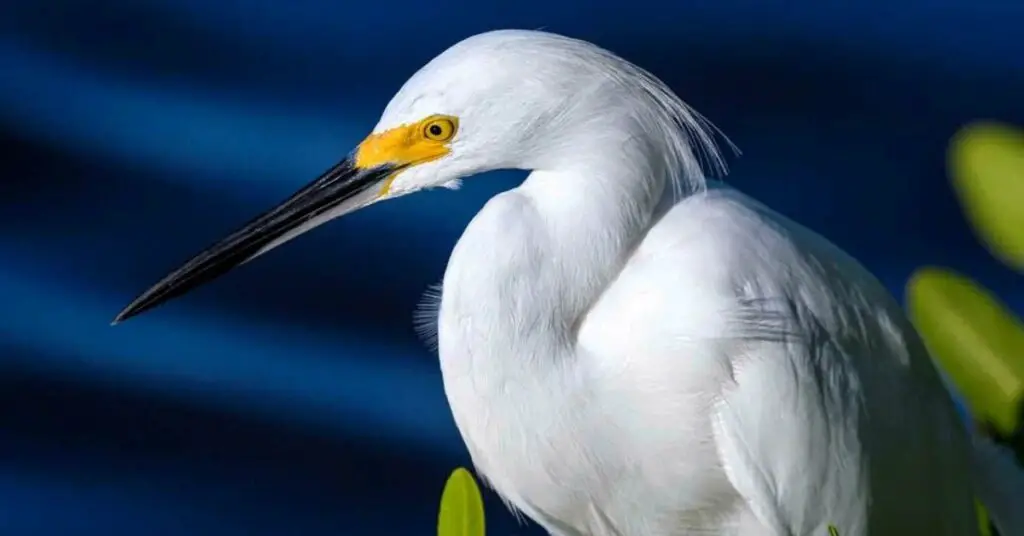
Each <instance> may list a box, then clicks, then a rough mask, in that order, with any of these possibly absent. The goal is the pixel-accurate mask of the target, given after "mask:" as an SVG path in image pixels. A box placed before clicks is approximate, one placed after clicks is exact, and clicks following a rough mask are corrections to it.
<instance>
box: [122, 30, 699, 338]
mask: <svg viewBox="0 0 1024 536" xmlns="http://www.w3.org/2000/svg"><path fill="white" fill-rule="evenodd" d="M638 125H639V126H640V127H643V128H648V129H651V128H654V129H655V130H657V129H661V131H659V132H654V133H653V134H654V135H653V136H650V137H649V139H652V140H661V142H664V143H666V144H667V145H668V146H667V147H664V148H657V149H656V151H655V152H661V153H663V154H665V155H667V158H669V161H667V162H663V164H664V165H666V166H668V168H678V169H680V170H684V171H690V172H693V169H686V168H687V167H688V166H689V167H690V168H692V167H693V166H692V165H691V164H692V163H693V162H695V159H694V158H693V155H692V153H691V152H690V143H689V138H688V137H687V136H686V133H687V132H689V133H690V134H693V133H696V134H698V135H700V136H703V137H702V138H701V139H700V140H699V141H700V142H701V143H702V144H704V145H707V143H708V141H707V140H706V139H705V138H706V136H707V133H706V132H705V131H704V130H703V129H702V128H701V126H702V125H701V123H700V119H699V117H695V116H693V115H691V113H690V111H689V109H688V108H687V107H686V106H685V105H684V104H683V103H682V102H681V101H679V100H678V98H676V97H675V96H674V95H673V94H672V93H671V91H669V90H668V89H667V88H665V87H664V86H663V85H661V83H660V82H658V81H657V80H656V79H654V78H653V77H651V76H650V75H649V74H647V73H646V72H644V71H642V70H641V69H639V68H637V67H635V66H633V65H632V64H630V63H628V62H626V61H625V60H622V59H621V58H618V57H617V56H614V55H613V54H611V53H609V52H607V51H604V50H603V49H600V48H598V47H596V46H594V45H591V44H589V43H586V42H583V41H578V40H575V39H570V38H566V37H562V36H558V35H555V34H550V33H545V32H539V31H519V30H501V31H493V32H487V33H483V34H479V35H476V36H473V37H470V38H468V39H465V40H463V41H461V42H459V43H457V44H455V45H453V46H452V47H450V48H449V49H447V50H446V51H444V52H443V53H441V54H440V55H439V56H437V57H436V58H434V59H433V60H431V61H430V62H429V63H427V64H426V65H425V66H424V67H423V68H421V69H420V70H419V71H417V72H416V73H415V74H414V75H413V76H412V77H411V78H410V79H409V80H408V81H407V82H406V83H405V84H404V85H403V86H402V88H401V89H400V90H399V91H398V93H397V94H396V95H395V96H394V97H393V98H392V100H391V101H390V103H389V104H388V106H387V108H386V109H385V110H384V113H383V114H382V116H381V118H380V121H379V122H378V123H377V126H376V127H375V128H374V129H373V131H372V132H371V133H370V134H369V135H368V136H367V137H366V139H364V140H363V141H362V142H361V143H359V144H358V145H357V146H356V148H355V149H354V150H353V151H351V152H350V153H349V154H348V155H347V156H346V157H345V158H344V159H342V160H341V161H340V162H339V163H338V164H336V165H334V166H333V167H331V168H330V169H328V170H327V171H326V172H324V173H323V174H322V175H321V176H320V177H319V178H317V179H316V180H314V181H313V182H311V183H309V184H308V185H306V186H305V187H303V188H302V189H300V190H299V191H297V192H295V193H294V194H293V195H292V196H291V197H289V198H288V199H286V200H285V201H284V202H282V203H281V204H279V205H278V206H277V207H275V208H273V209H271V210H270V211H268V212H266V213H264V214H262V215H261V216H259V217H257V218H256V219H254V220H252V221H251V222H250V223H249V224H247V225H246V226H244V227H243V228H241V229H239V230H238V231H236V232H234V233H232V234H231V235H229V236H228V237H226V238H224V239H223V240H221V241H220V242H218V243H217V244H215V245H214V246H212V247H210V248H208V249H206V250H205V251H203V252H201V253H199V254H198V255H196V256H195V257H193V258H192V259H191V260H189V261H188V262H187V263H185V264H184V265H183V266H181V267H180V268H178V269H177V270H175V271H173V272H171V273H170V274H169V275H167V276H166V277H165V278H164V279H162V280H161V281H160V282H158V283H157V284H156V285H153V286H152V287H151V288H150V289H149V290H147V291H146V292H144V293H143V294H142V295H140V296H139V297H138V298H136V299H135V300H134V301H133V302H132V303H131V304H129V305H128V306H127V307H126V308H125V309H124V310H123V311H122V312H121V313H120V314H119V315H118V316H117V317H116V318H115V320H114V323H117V322H120V321H122V320H125V319H127V318H130V317H132V316H135V315H137V314H139V313H142V312H144V311H146V310H148V309H151V308H153V307H155V306H157V305H160V304H161V303H163V302H166V301H168V300H170V299H171V298H174V297H176V296H179V295H181V294H184V293H185V292H187V291H189V290H191V289H193V288H195V287H197V286H199V285H201V284H203V283H205V282H208V281H210V280H212V279H214V278H216V277H218V276H220V275H222V274H224V273H225V272H227V271H229V270H231V269H232V268H234V267H236V266H238V265H240V264H243V263H245V262H247V261H249V260H250V259H252V258H254V257H256V256H258V255H260V254H262V253H264V252H266V251H269V250H270V249H272V248H274V247H276V246H278V245H280V244H283V243H284V242H286V241H288V240H290V239H291V238H293V237H295V236H298V235H299V234H301V233H303V232H305V231H307V230H309V229H312V228H314V227H316V226H318V225H320V224H322V223H324V222H326V221H328V220H331V219H334V218H336V217H338V216H341V215H344V214H347V213H350V212H352V211H355V210H358V209H360V208H363V207H366V206H368V205H371V204H373V203H376V202H378V201H381V200H386V199H391V198H395V197H398V196H402V195H405V194H409V193H412V192H415V191H418V190H423V189H427V188H432V187H438V186H446V187H453V186H455V185H457V184H458V181H459V180H460V179H461V178H463V177H466V176H469V175H473V174H476V173H480V172H484V171H488V170H494V169H542V168H544V167H545V166H548V165H550V164H551V163H552V162H553V161H554V160H556V159H557V158H558V157H559V155H564V154H565V152H566V150H567V149H568V148H569V147H570V146H574V145H578V143H579V142H580V141H581V140H584V139H587V140H591V141H593V140H594V139H601V138H602V137H608V136H612V137H617V138H616V139H615V140H612V141H613V143H615V142H616V141H618V142H621V143H628V142H629V141H630V139H631V138H632V139H634V140H635V139H640V138H637V137H636V136H634V135H633V133H634V132H635V130H636V128H637V126H638ZM687 129H689V130H687ZM619 138H621V139H619ZM604 141H605V144H604V146H605V147H607V141H609V140H604ZM662 149H664V150H662ZM576 150H578V149H576ZM672 158H675V160H672ZM694 176H699V168H698V169H697V171H696V175H694ZM700 178H701V179H702V177H700Z"/></svg>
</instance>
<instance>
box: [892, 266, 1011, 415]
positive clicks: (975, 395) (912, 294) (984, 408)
mask: <svg viewBox="0 0 1024 536" xmlns="http://www.w3.org/2000/svg"><path fill="white" fill-rule="evenodd" d="M906 301H907V308H908V311H909V314H910V318H911V320H912V321H913V323H914V325H915V326H916V327H917V330H918V332H919V333H920V334H921V337H922V338H923V339H924V342H925V344H926V345H927V346H928V349H929V352H930V353H931V355H932V357H933V358H934V359H935V360H936V362H937V363H938V365H939V366H940V367H941V368H942V369H943V370H944V371H945V372H946V374H947V375H948V376H949V378H950V380H952V381H953V383H954V384H955V385H956V388H957V390H959V392H960V393H961V394H962V395H963V396H964V398H965V402H966V403H967V405H968V407H969V408H970V409H971V413H972V414H973V415H974V416H975V417H977V418H979V419H981V420H985V421H988V422H991V423H992V424H993V425H995V427H996V429H997V430H999V431H1000V432H1001V433H1004V434H1010V433H1012V432H1013V431H1014V429H1015V428H1016V427H1017V420H1018V419H1019V417H1020V415H1019V412H1020V408H1021V403H1022V399H1024V360H1022V359H1021V356H1024V326H1022V325H1021V323H1020V321H1019V320H1018V319H1017V318H1016V317H1014V315H1013V313H1011V312H1010V311H1009V310H1008V309H1007V308H1006V307H1005V306H1003V305H1002V304H1001V303H1000V302H999V301H998V300H996V298H995V297H994V296H992V295H991V294H990V293H989V292H987V291H986V290H985V289H984V288H982V287H980V286H979V285H977V284H975V283H974V282H973V281H971V280H970V279H967V278H966V277H964V276H961V275H959V274H956V273H954V272H952V271H949V270H945V269H941V268H923V269H920V270H918V271H917V272H915V273H914V275H913V276H912V277H911V279H910V282H909V283H908V284H907V298H906Z"/></svg>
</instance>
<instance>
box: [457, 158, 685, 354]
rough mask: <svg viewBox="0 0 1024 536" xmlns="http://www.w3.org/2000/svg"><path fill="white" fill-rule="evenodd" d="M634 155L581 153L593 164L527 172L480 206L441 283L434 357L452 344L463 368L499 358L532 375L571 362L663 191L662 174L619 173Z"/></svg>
mask: <svg viewBox="0 0 1024 536" xmlns="http://www.w3.org/2000/svg"><path fill="white" fill-rule="evenodd" d="M633 147H639V146H636V145H633ZM631 152H633V153H634V154H629V153H631ZM636 152H637V151H636V149H633V150H631V149H629V147H628V146H627V145H618V146H616V147H614V148H610V149H609V148H605V149H604V150H598V151H581V153H579V154H581V155H583V154H590V155H594V156H592V157H590V158H584V159H580V160H576V161H575V162H573V163H570V164H568V165H564V166H552V167H550V168H549V169H539V170H537V171H534V172H533V173H532V174H531V175H530V176H529V177H528V178H527V179H526V181H524V182H523V184H522V185H521V186H520V187H519V188H516V189H514V190H511V191H509V192H506V193H504V194H500V195H498V196H496V197H495V198H494V199H492V200H491V201H490V202H488V204H487V205H486V206H485V207H484V208H483V210H481V211H480V213H479V214H478V215H477V216H476V217H475V218H474V219H473V221H472V222H471V223H470V225H469V226H468V227H467V229H466V231H465V233H464V234H463V236H462V238H461V239H460V240H459V243H458V245H457V246H456V248H455V251H453V253H452V257H451V260H450V261H449V265H448V269H447V272H446V274H445V281H444V297H443V299H442V305H441V308H442V311H441V312H442V325H441V333H440V334H439V335H440V339H439V343H440V345H441V350H442V355H444V354H445V353H447V350H448V348H446V347H451V346H455V345H458V346H461V347H462V348H461V349H460V350H458V353H461V354H465V353H468V354H469V355H468V356H464V357H468V358H469V359H468V361H473V360H477V359H484V360H487V361H489V362H493V361H495V360H502V359H503V358H505V357H507V359H506V361H509V362H513V363H514V362H519V363H524V366H527V365H525V364H527V363H529V364H530V365H529V366H528V367H529V368H524V369H523V370H524V371H528V372H527V373H532V374H536V372H537V369H536V367H535V366H534V365H535V364H536V363H537V361H549V362H553V363H557V362H559V361H560V358H561V357H563V356H566V355H571V354H572V350H573V347H574V343H575V330H576V329H577V327H578V325H579V322H580V320H581V319H582V317H583V315H585V314H586V312H587V311H588V310H589V309H590V307H591V306H592V305H593V304H594V302H595V300H596V299H597V298H598V297H599V296H600V294H601V293H602V292H603V290H604V289H605V288H607V286H608V285H609V284H610V283H611V281H612V279H613V278H614V277H615V276H616V275H617V274H618V273H619V271H620V269H621V268H622V265H623V264H624V263H625V262H626V260H627V259H628V257H629V255H630V253H631V252H632V250H633V248H634V247H635V246H636V245H637V243H638V242H639V240H640V239H642V238H643V236H644V234H645V232H646V229H647V228H648V226H649V224H650V221H651V218H652V216H653V214H654V211H655V209H656V207H657V206H658V204H659V201H660V200H661V199H662V196H663V193H664V192H665V186H666V185H665V177H664V174H663V173H657V172H656V170H655V169H652V168H650V167H643V166H640V167H633V166H629V165H628V164H629V163H630V162H637V161H640V162H643V161H644V160H642V159H641V160H636V159H639V158H641V157H642V156H646V155H642V154H636ZM451 322H455V324H454V325H452V324H451ZM449 345H451V346H449ZM496 354H507V355H496ZM465 366H467V367H471V364H469V363H466V365H465Z"/></svg>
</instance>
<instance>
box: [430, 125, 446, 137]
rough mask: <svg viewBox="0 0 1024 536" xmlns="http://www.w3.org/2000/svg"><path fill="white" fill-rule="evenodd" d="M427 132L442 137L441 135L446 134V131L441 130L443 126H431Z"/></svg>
mask: <svg viewBox="0 0 1024 536" xmlns="http://www.w3.org/2000/svg"><path fill="white" fill-rule="evenodd" d="M427 130H428V131H429V132H430V135H431V136H440V135H441V134H444V129H443V128H441V125H430V128H428V129H427Z"/></svg>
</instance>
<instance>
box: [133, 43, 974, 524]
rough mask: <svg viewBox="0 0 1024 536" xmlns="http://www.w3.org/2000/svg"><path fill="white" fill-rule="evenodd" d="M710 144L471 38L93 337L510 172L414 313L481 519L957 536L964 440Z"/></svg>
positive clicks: (944, 408) (922, 378)
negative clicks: (469, 181) (483, 509)
mask: <svg viewBox="0 0 1024 536" xmlns="http://www.w3.org/2000/svg"><path fill="white" fill-rule="evenodd" d="M712 134H713V132H712V131H711V127H710V125H709V123H707V122H706V121H705V120H703V119H702V118H701V117H700V116H698V115H697V114H696V113H694V112H693V111H691V109H690V108H689V107H687V106H686V105H685V104H684V103H683V102H682V101H681V100H680V99H679V98H678V97H676V96H675V95H674V94H673V93H672V92H671V91H670V90H669V89H668V88H667V87H666V86H665V85H664V84H663V83H661V82H660V81H659V80H657V79H656V78H655V77H654V76H652V75H651V74H649V73H647V72H646V71H644V70H642V69H640V68H639V67H637V66H635V65H633V64H631V63H629V62H627V61H626V60H624V59H622V58H619V57H617V56H615V55H614V54H612V53H610V52H608V51H605V50H603V49H601V48H599V47H597V46H595V45H592V44H590V43H586V42H583V41H579V40H575V39H570V38H567V37H562V36H558V35H554V34H550V33H544V32H536V31H518V30H503V31H494V32H487V33H484V34H480V35H477V36H474V37H470V38H468V39H465V40H463V41H461V42H459V43H457V44H455V45H453V46H452V47H451V48H449V49H448V50H446V51H445V52H443V53H442V54H440V55H439V56H437V57H436V58H435V59H433V60H432V61H431V62H429V63H428V64H427V65H426V66H425V67H423V68H422V69H420V70H419V71H418V72H417V73H416V74H415V75H414V76H412V78H411V79H410V80H409V81H408V82H406V83H405V85H404V86H403V87H402V88H401V89H400V91H399V92H398V94H397V95H396V96H395V97H394V98H393V99H392V100H391V102H390V103H389V104H388V106H387V108H386V109H385V111H384V113H383V115H382V117H381V119H380V121H379V123H378V124H377V126H376V127H375V128H374V130H373V132H372V133H371V135H370V136H369V137H367V138H366V140H365V141H363V142H362V143H361V144H360V145H359V146H358V148H357V149H356V150H355V151H354V152H353V153H351V154H350V155H349V156H348V157H347V158H345V159H344V160H343V161H342V162H341V163H340V164H338V165H336V166H335V167H333V168H331V169H330V170H328V171H327V172H326V173H324V174H323V175H322V176H321V177H320V178H318V179H316V180H315V181H314V182H313V183H311V184H310V185H308V186H306V187H305V188H303V189H301V190H299V191H298V192H296V193H295V194H294V195H293V196H292V197H290V198H289V199H287V200H286V201H284V202H283V203H282V204H281V205H280V206H278V207H277V208H274V209H272V210H270V211H269V212H267V213H265V214H263V215H262V216H260V217H258V218H257V219H255V220H253V221H252V222H250V223H249V224H248V225H246V226H244V227H243V228H242V229H240V230H239V231H237V232H235V233H234V234H231V235H230V236H228V237H227V238H225V239H224V240H223V241H221V242H219V243H217V244H216V245H214V246H212V247H211V248H209V249H207V250H205V251H204V252H202V253H200V254H199V255H198V256H196V257H195V258H193V259H192V260H190V261H188V262H187V263H186V264H185V265H184V266H182V267H181V268H179V269H178V270H176V271H174V272H172V273H171V274H170V275H168V276H167V277H165V278H164V279H163V280H161V281H160V282H159V283H157V284H156V285H155V286H153V287H152V288H150V289H149V290H147V291H146V292H145V293H143V294H142V295H141V296H140V297H139V298H137V299H136V300H135V301H134V302H133V303H131V304H130V305H129V306H128V307H127V308H126V309H125V310H124V311H123V312H121V314H119V315H118V316H117V318H116V319H115V322H117V321H121V320H124V319H126V318H128V317H131V316H134V315H136V314H138V313H140V312H142V311H145V310H147V309H149V308H152V307H154V306H156V305H158V304H160V303H162V302H164V301H166V300H168V299H170V298H171V297H173V296H176V295H179V294H181V293H183V292H185V291H187V290H189V289H191V288H194V287H196V286H197V285H199V284H201V283H203V282H206V281H208V280H210V279H212V278H214V277H216V276H218V275H220V274H222V273H224V272H226V271H227V270H230V269H231V268H233V267H235V266H237V265H239V264H241V263H244V262H246V261H248V260H249V259H252V258H253V257H255V256H257V255H259V254H262V253H264V252H266V251H268V250H270V249H271V248H274V247H276V246H277V245H280V244H281V243H283V242H285V241H287V240H289V239H291V238H292V237H294V236H296V235H298V234H300V233H302V232H304V231H306V230H308V229H310V228H312V227H314V226H317V225H319V224H322V223H324V222H326V221H328V220H330V219H332V218H335V217H338V216H340V215H343V214H345V213H349V212H352V211H353V210H356V209H359V208H362V207H365V206H367V205H370V204H372V203H375V202H377V201H380V200H384V199H391V198H395V197H398V196H401V195H405V194H408V193H411V192H415V191H418V190H422V189H425V188H430V187H437V186H454V182H453V181H458V180H459V179H460V178H463V177H466V176H470V175H473V174H477V173H479V172H483V171H487V170H492V169H509V168H514V169H525V170H529V171H531V173H530V175H529V177H528V178H527V179H526V180H525V181H524V182H523V184H522V185H521V186H519V187H518V188H515V189H513V190H510V191H508V192H505V193H502V194H499V195H497V196H495V197H494V198H493V199H491V200H490V201H489V202H488V203H487V204H486V206H485V207H484V208H483V209H482V210H481V211H480V212H479V213H478V214H477V215H476V217H474V218H473V220H472V222H471V223H470V224H469V226H468V227H467V229H466V230H465V232H464V234H463V235H462V237H461V238H460V239H459V241H458V244H457V245H456V246H455V249H454V251H453V252H452V255H451V259H450V260H449V263H448V266H447V269H446V271H445V275H444V279H443V285H442V288H443V291H442V292H441V293H440V296H439V297H438V299H437V300H436V304H435V305H436V307H437V309H436V310H435V311H436V314H435V315H432V318H434V319H436V326H437V342H438V347H439V353H440V363H441V369H442V372H443V378H444V388H445V393H446V395H447V397H448V401H449V403H450V405H451V409H452V414H453V416H454V419H455V423H456V425H457V427H458V429H459V432H460V433H461V435H462V438H463V440H464V441H465V444H466V446H467V448H468V450H469V453H470V455H471V457H472V460H473V463H474V465H475V466H476V468H477V470H478V472H479V473H480V475H481V476H482V477H483V478H484V479H485V480H486V481H487V482H488V483H489V484H490V486H491V487H492V488H494V489H495V490H496V491H497V493H498V494H499V495H500V496H501V497H502V498H503V499H504V500H505V501H506V502H507V504H509V505H510V506H511V507H513V508H514V509H516V510H518V511H520V512H522V513H524V514H525V515H527V516H529V517H530V518H532V519H533V520H535V521H536V522H537V523H539V524H540V525H541V526H543V527H544V528H545V529H546V530H547V531H548V532H549V533H551V534H553V535H558V536H573V535H608V536H612V535H615V536H675V535H682V534H691V533H693V534H697V533H700V534H741V535H765V534H773V535H780V536H781V535H813V534H820V535H823V536H824V535H825V534H828V533H829V531H830V530H835V531H837V532H838V533H839V534H842V535H843V536H861V535H866V534H872V535H896V534H899V535H901V536H903V535H906V534H921V535H924V534H928V535H932V536H935V535H956V536H965V535H974V534H977V531H978V525H977V520H976V513H975V506H974V502H973V501H974V499H973V496H974V495H973V493H974V489H973V484H972V480H971V478H972V473H971V468H970V459H971V447H970V442H969V440H968V436H967V433H966V429H965V427H963V426H962V425H961V424H960V422H959V421H958V417H957V413H956V411H955V409H954V406H953V404H952V401H951V399H950V397H949V395H948V394H947V392H946V391H945V389H944V387H943V384H942V383H941V381H940V378H939V375H938V374H937V371H936V370H935V368H934V367H933V365H932V363H931V361H930V360H929V357H928V354H927V353H926V351H925V349H924V348H923V347H922V344H921V342H920V341H919V339H918V337H917V335H916V334H915V332H914V330H913V328H912V327H911V326H910V324H909V323H908V322H907V320H906V319H905V317H904V315H903V313H902V312H901V309H900V307H899V305H898V304H897V302H896V301H895V300H894V299H893V298H892V297H891V296H890V295H889V294H888V293H887V292H886V290H885V289H884V288H883V287H882V286H881V285H880V284H879V283H878V282H877V280H875V279H874V278H873V277H872V276H871V275H869V274H868V273H867V272H866V271H865V270H864V269H863V268H862V267H861V266H860V265H858V264H857V263H856V261H854V260H853V259H851V258H850V257H848V256H847V255H845V254H844V253H842V252H841V251H839V250H838V249H837V248H836V247H834V246H833V245H831V244H830V243H828V242H827V241H826V240H824V239H823V238H820V237H818V236H817V235H815V234H813V233H812V232H810V231H808V230H806V229H804V228H802V227H800V226H799V225H797V224H795V223H793V222H791V221H789V220H787V219H785V218H783V217H782V216H779V215H778V214H776V213H774V212H772V211H770V210H769V209H767V208H766V207H764V206H762V205H760V204H758V203H757V202H755V201H754V200H752V199H750V198H748V197H746V196H744V195H743V194H741V193H739V192H738V191H736V190H733V189H730V188H726V187H724V186H721V185H717V184H714V183H708V181H707V180H706V178H705V174H704V172H703V171H702V166H701V157H702V156H703V157H704V161H706V162H707V163H708V164H710V165H711V166H713V167H720V166H721V163H722V159H721V157H720V153H719V150H718V149H717V148H716V145H715V142H714V139H713V136H712ZM833 527H834V528H833Z"/></svg>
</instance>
